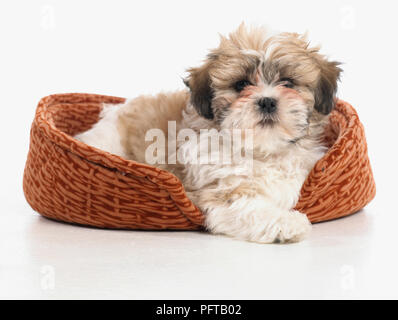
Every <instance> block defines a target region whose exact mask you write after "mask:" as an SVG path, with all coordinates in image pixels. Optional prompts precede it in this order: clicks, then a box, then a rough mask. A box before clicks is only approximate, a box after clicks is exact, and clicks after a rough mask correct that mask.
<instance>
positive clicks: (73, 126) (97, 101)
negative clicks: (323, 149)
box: [23, 93, 375, 230]
mask: <svg viewBox="0 0 398 320" xmlns="http://www.w3.org/2000/svg"><path fill="white" fill-rule="evenodd" d="M124 101H125V99H123V98H117V97H110V96H103V95H95V94H78V93H72V94H56V95H51V96H48V97H45V98H43V99H42V100H41V101H40V102H39V105H38V107H37V110H36V115H35V119H34V121H33V124H32V128H31V136H30V148H29V154H28V159H27V162H26V166H25V172H24V181H23V188H24V193H25V197H26V199H27V201H28V203H29V204H30V205H31V207H32V208H33V209H34V210H35V211H37V212H39V213H40V214H42V215H43V216H46V217H48V218H51V219H55V220H60V221H65V222H71V223H77V224H82V225H90V226H96V227H102V228H117V229H151V230H159V229H183V230H195V229H201V228H202V225H203V220H204V216H203V214H202V213H201V212H200V210H199V209H198V208H197V207H196V206H195V205H194V204H193V203H192V202H191V200H189V199H188V198H187V196H186V195H185V191H184V188H183V186H182V183H181V181H180V180H179V179H178V178H177V177H175V176H174V175H173V174H171V173H169V172H167V171H164V170H160V169H158V168H155V167H152V166H150V165H146V164H142V163H137V162H135V161H131V160H126V159H123V158H121V157H119V156H116V155H112V154H110V153H107V152H105V151H102V150H98V149H96V148H94V147H91V146H88V145H86V144H84V143H82V142H80V141H77V140H75V139H73V138H72V136H73V135H75V134H77V133H79V132H82V131H85V130H87V129H89V128H90V127H91V126H92V125H93V124H94V123H96V122H97V121H98V119H99V118H98V116H99V113H100V111H101V108H102V103H123V102H124ZM330 123H331V125H330V128H329V129H328V130H327V132H328V134H327V136H326V138H327V139H328V142H329V144H330V145H331V148H330V149H329V151H328V153H327V154H326V155H325V156H324V157H323V158H322V159H321V160H320V161H319V162H318V163H317V164H316V165H315V167H314V168H313V170H312V171H311V173H310V174H309V176H308V178H307V180H306V181H305V183H304V185H303V187H302V191H301V197H300V200H299V202H298V204H297V206H296V208H297V209H298V210H300V211H301V212H304V213H306V214H307V215H308V217H309V219H310V220H311V221H312V222H319V221H324V220H330V219H334V218H338V217H342V216H346V215H349V214H352V213H354V212H356V211H358V210H359V209H361V208H363V207H364V206H365V205H366V204H367V203H368V202H370V201H371V200H372V199H373V197H374V196H375V183H374V180H373V175H372V171H371V168H370V163H369V159H368V155H367V146H366V140H365V135H364V130H363V126H362V124H361V123H360V121H359V119H358V115H357V114H356V112H355V110H354V108H353V107H352V106H350V105H349V104H348V103H345V102H342V101H339V103H338V105H337V108H336V110H335V111H333V113H332V115H331V121H330Z"/></svg>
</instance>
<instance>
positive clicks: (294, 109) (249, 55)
mask: <svg viewBox="0 0 398 320" xmlns="http://www.w3.org/2000/svg"><path fill="white" fill-rule="evenodd" d="M318 50H319V49H318V48H309V47H308V43H307V41H306V40H305V38H304V37H302V36H299V35H298V34H292V33H284V34H280V35H278V36H275V37H271V38H268V39H266V38H265V33H264V30H263V29H252V30H247V29H246V28H245V27H244V26H243V25H242V26H241V27H239V29H238V30H237V31H236V32H234V33H232V34H231V35H230V36H229V38H224V37H222V38H221V43H220V46H219V47H218V48H217V49H214V50H212V51H211V53H210V54H209V55H208V59H207V60H206V61H205V63H204V64H203V65H202V66H201V67H199V68H193V69H190V70H189V73H190V75H189V77H188V79H187V80H186V81H185V82H186V84H187V85H188V87H189V88H190V90H191V103H192V104H193V106H194V107H195V108H196V110H197V111H198V113H199V114H200V115H202V116H203V117H205V118H207V119H210V120H212V121H214V122H215V123H216V124H217V125H219V126H220V127H221V128H229V129H253V130H254V138H255V139H254V143H255V147H260V148H261V149H264V150H267V151H275V150H278V149H279V148H281V147H283V146H284V145H289V144H291V143H294V142H296V141H298V140H300V139H301V138H303V137H305V136H306V135H307V134H308V130H309V127H310V125H312V124H313V123H311V122H314V121H320V119H322V118H324V117H322V115H327V114H329V113H330V112H331V111H332V109H333V107H334V104H335V93H336V89H337V81H338V78H339V74H340V71H341V70H340V68H338V63H337V62H329V61H327V60H326V59H325V57H324V56H322V55H320V54H319V53H318Z"/></svg>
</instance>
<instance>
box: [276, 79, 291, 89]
mask: <svg viewBox="0 0 398 320" xmlns="http://www.w3.org/2000/svg"><path fill="white" fill-rule="evenodd" d="M279 82H280V84H281V85H282V86H284V87H286V88H293V87H294V81H293V80H292V79H290V78H282V79H280V80H279Z"/></svg>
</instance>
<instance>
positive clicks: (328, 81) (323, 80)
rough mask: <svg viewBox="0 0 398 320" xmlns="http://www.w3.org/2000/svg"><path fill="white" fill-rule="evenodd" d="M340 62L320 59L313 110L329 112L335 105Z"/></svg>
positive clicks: (323, 112)
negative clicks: (319, 71)
mask: <svg viewBox="0 0 398 320" xmlns="http://www.w3.org/2000/svg"><path fill="white" fill-rule="evenodd" d="M339 65H340V62H330V61H322V62H321V63H320V67H321V73H320V76H319V80H318V84H317V86H316V88H315V110H317V111H318V112H320V113H322V114H325V115H327V114H329V113H330V112H331V111H332V110H333V109H334V107H335V104H336V102H335V99H336V91H337V82H338V81H339V80H340V73H341V71H342V70H341V69H340V68H339Z"/></svg>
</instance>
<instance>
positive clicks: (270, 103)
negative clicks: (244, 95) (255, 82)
mask: <svg viewBox="0 0 398 320" xmlns="http://www.w3.org/2000/svg"><path fill="white" fill-rule="evenodd" d="M257 103H258V105H259V106H260V108H261V111H263V112H266V113H272V112H275V110H276V105H277V102H276V100H275V99H273V98H261V99H260V100H258V102H257Z"/></svg>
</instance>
